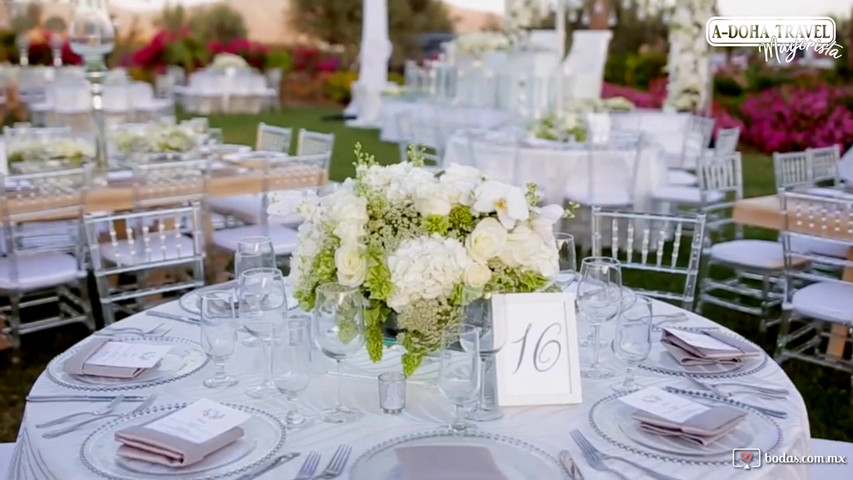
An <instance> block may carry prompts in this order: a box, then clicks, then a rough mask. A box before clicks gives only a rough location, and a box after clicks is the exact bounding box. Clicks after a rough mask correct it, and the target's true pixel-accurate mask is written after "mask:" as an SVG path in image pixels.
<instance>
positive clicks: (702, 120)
mask: <svg viewBox="0 0 853 480" xmlns="http://www.w3.org/2000/svg"><path fill="white" fill-rule="evenodd" d="M713 133H714V119H713V118H707V117H702V116H699V115H691V116H690V120H689V121H688V122H687V130H685V131H684V140H683V143H682V144H681V167H684V166H686V165H687V162H688V160H689V159H691V158H698V157H701V156H703V154H704V153H705V149H706V148H708V145H709V144H710V143H711V135H712V134H713Z"/></svg>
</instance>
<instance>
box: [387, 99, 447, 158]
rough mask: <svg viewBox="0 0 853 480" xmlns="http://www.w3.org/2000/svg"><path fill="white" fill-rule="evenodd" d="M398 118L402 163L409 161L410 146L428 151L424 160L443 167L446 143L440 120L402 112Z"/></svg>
mask: <svg viewBox="0 0 853 480" xmlns="http://www.w3.org/2000/svg"><path fill="white" fill-rule="evenodd" d="M396 118H397V134H398V136H399V138H400V142H399V143H398V146H399V149H400V161H401V162H407V161H409V157H408V150H409V146H410V145H414V146H415V147H416V148H418V149H420V147H424V148H426V149H428V151H425V152H424V154H423V156H424V159H425V160H427V162H432V163H434V164H435V165H437V166H441V165H442V158H443V157H444V147H445V141H444V134H443V131H442V128H441V123H440V121H439V118H438V117H427V116H418V115H413V114H412V113H410V112H400V113H399V114H397V117H396Z"/></svg>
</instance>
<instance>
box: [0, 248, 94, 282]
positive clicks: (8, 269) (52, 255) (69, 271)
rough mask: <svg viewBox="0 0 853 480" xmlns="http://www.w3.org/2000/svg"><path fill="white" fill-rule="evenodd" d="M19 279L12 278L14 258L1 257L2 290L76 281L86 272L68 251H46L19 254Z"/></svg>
mask: <svg viewBox="0 0 853 480" xmlns="http://www.w3.org/2000/svg"><path fill="white" fill-rule="evenodd" d="M17 259H18V279H17V281H14V280H13V279H12V260H11V259H10V258H8V257H7V258H0V290H9V291H30V290H37V289H40V288H46V287H53V286H57V285H62V284H64V283H69V282H73V281H76V280H77V279H78V278H80V277H81V276H83V275H85V273H83V272H80V271H79V270H77V259H76V258H74V257H73V256H71V255H69V254H67V253H59V252H44V253H39V254H35V255H18V257H17Z"/></svg>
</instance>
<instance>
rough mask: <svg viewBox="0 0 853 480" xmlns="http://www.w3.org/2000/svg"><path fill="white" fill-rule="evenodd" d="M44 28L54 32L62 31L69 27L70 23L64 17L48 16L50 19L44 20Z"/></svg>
mask: <svg viewBox="0 0 853 480" xmlns="http://www.w3.org/2000/svg"><path fill="white" fill-rule="evenodd" d="M44 28H46V29H48V30H50V31H51V32H54V33H62V32H64V31H65V30H67V29H68V24H67V23H65V20H63V19H62V17H57V16H55V15H54V16H52V17H48V19H47V20H45V21H44Z"/></svg>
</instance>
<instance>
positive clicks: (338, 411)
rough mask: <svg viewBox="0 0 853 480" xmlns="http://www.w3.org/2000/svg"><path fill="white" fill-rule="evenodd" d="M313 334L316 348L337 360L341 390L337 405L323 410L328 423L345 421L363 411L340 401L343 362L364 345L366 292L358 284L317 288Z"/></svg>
mask: <svg viewBox="0 0 853 480" xmlns="http://www.w3.org/2000/svg"><path fill="white" fill-rule="evenodd" d="M315 295H316V298H315V301H314V312H313V316H312V318H311V337H312V340H313V341H314V344H315V345H317V348H319V349H320V351H321V352H323V354H324V355H326V356H327V357H329V358H331V359H333V360H335V363H336V364H337V373H338V375H337V377H338V379H337V382H338V393H337V397H336V400H335V407H334V408H332V409H330V410H326V411H324V412H323V416H322V417H321V418H322V419H323V421H324V422H328V423H346V422H350V421H353V420H355V419H357V418H358V417H360V416H361V412H359V411H358V410H354V409H351V408H348V407H345V406H343V404H342V403H341V362H342V361H343V360H344V359H345V358H347V357H349V356H351V355H352V354H354V353H356V352H358V351H359V350H360V349H361V347H362V346H363V345H364V302H365V300H364V296H363V295H362V294H361V291H360V290H359V289H357V288H352V287H346V286H343V285H339V284H337V283H325V284H323V285H320V286H319V287H317V290H316V292H315Z"/></svg>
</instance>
